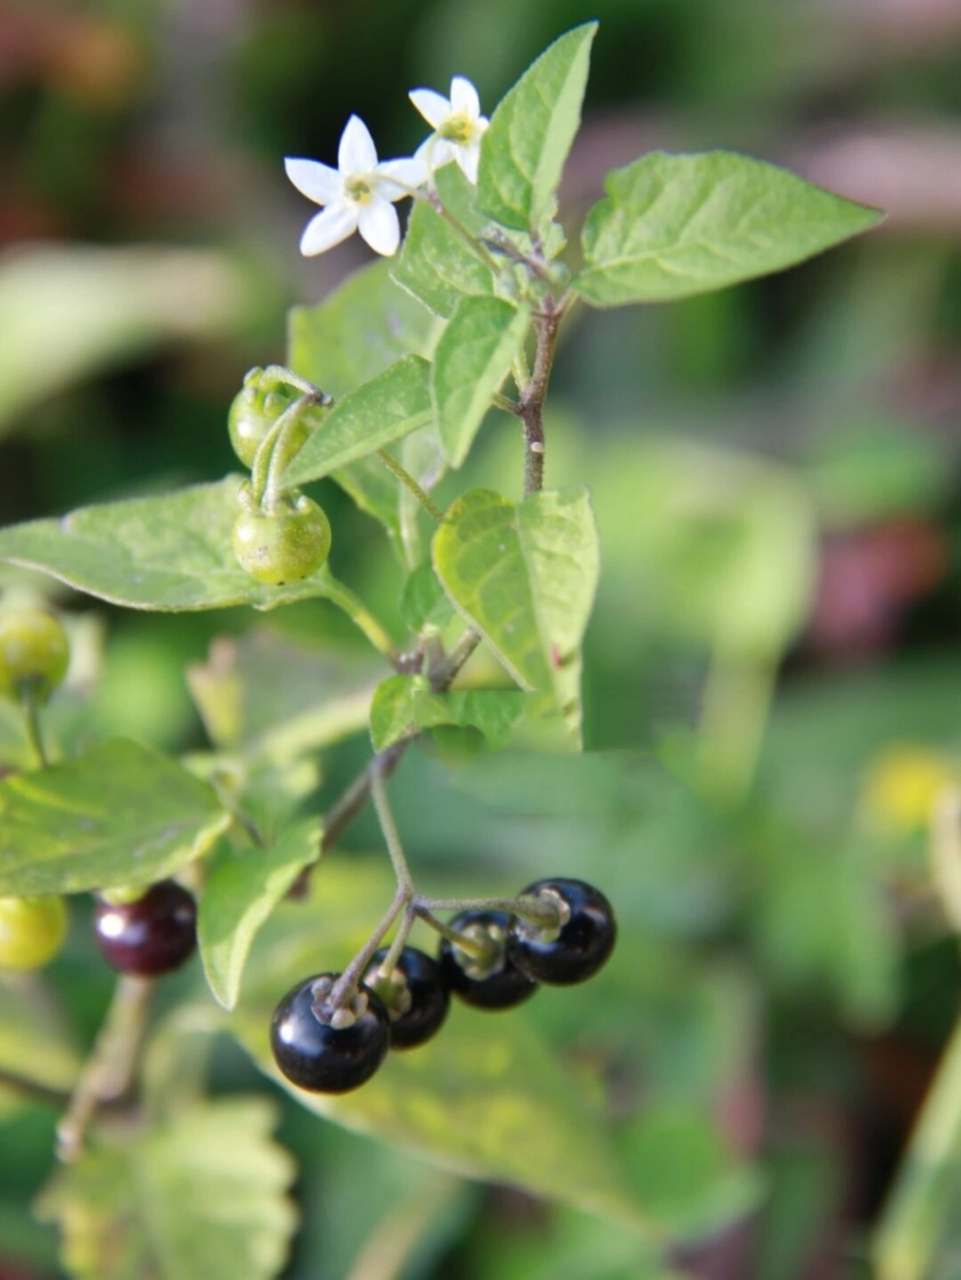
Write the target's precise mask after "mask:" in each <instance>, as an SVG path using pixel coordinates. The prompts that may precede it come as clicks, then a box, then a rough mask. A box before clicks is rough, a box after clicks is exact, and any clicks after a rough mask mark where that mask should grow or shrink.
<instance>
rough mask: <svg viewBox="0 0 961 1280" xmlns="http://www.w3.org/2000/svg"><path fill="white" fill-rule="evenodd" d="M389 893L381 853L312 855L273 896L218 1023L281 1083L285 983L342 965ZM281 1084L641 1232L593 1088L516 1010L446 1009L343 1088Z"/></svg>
mask: <svg viewBox="0 0 961 1280" xmlns="http://www.w3.org/2000/svg"><path fill="white" fill-rule="evenodd" d="M392 893H393V884H392V882H391V879H390V875H389V872H387V871H386V869H385V868H384V867H383V864H382V862H381V861H380V860H378V862H377V864H376V865H371V863H370V862H369V861H364V860H357V859H351V861H350V865H349V866H344V865H342V864H341V865H339V864H338V863H337V862H336V860H331V861H330V862H325V863H323V864H322V866H321V869H320V872H319V875H318V879H317V891H316V893H314V894H313V895H312V897H311V898H310V899H308V900H307V901H305V902H300V903H296V904H281V906H280V907H278V909H277V911H276V912H275V913H274V915H273V916H272V917H271V919H270V921H269V922H268V923H267V925H266V926H265V928H264V930H263V931H262V933H261V935H260V937H259V938H258V940H257V943H256V946H255V950H254V954H253V956H252V960H251V964H250V966H249V969H248V975H247V981H246V983H245V990H244V995H243V996H242V998H241V1002H240V1005H239V1006H238V1009H237V1011H236V1012H235V1013H234V1014H232V1015H231V1017H230V1019H229V1021H228V1024H227V1025H228V1026H229V1028H230V1029H231V1030H232V1031H233V1032H234V1033H235V1034H236V1035H237V1036H238V1037H239V1038H240V1040H241V1041H242V1043H243V1044H244V1045H245V1046H246V1047H247V1048H248V1049H249V1050H250V1052H251V1053H252V1054H253V1056H254V1057H255V1059H256V1061H257V1063H258V1065H259V1066H260V1067H261V1068H262V1069H263V1070H264V1071H266V1072H267V1073H268V1074H270V1075H271V1076H273V1077H274V1078H277V1079H279V1077H278V1076H277V1073H276V1069H275V1067H274V1063H273V1058H272V1055H271V1053H270V1048H269V1043H268V1038H269V1024H270V1014H271V1011H272V1010H273V1008H274V1006H275V1005H276V1002H277V995H278V992H283V991H285V990H287V989H288V987H290V986H292V985H293V984H294V983H296V982H297V981H300V980H302V979H303V977H304V975H305V974H307V973H310V972H313V971H315V970H316V967H317V940H318V938H323V940H324V956H325V964H328V963H329V964H330V965H331V966H332V967H333V966H338V967H339V966H342V965H343V964H344V962H345V961H347V960H348V959H349V958H350V956H351V954H352V953H353V952H354V951H355V950H356V948H357V947H358V946H359V945H360V944H361V943H362V942H363V940H364V938H365V936H366V935H367V934H368V933H369V932H370V927H371V924H372V922H373V920H375V919H376V918H377V917H378V916H379V915H380V914H381V912H382V911H383V906H384V903H386V902H387V901H389V899H390V897H391V895H392ZM279 1083H281V1084H282V1085H284V1087H285V1088H287V1089H288V1090H289V1091H290V1092H291V1093H292V1094H293V1095H294V1096H295V1097H296V1098H297V1099H298V1101H300V1102H301V1103H302V1104H303V1105H304V1106H305V1107H307V1108H309V1109H310V1110H312V1111H316V1112H318V1113H319V1114H321V1115H324V1116H327V1117H329V1118H330V1119H333V1120H336V1121H337V1122H339V1123H340V1124H343V1125H346V1126H347V1127H349V1128H352V1129H356V1130H360V1131H362V1132H364V1133H368V1134H372V1135H374V1136H376V1137H379V1138H382V1139H384V1140H385V1141H388V1142H394V1143H401V1144H403V1145H404V1146H406V1147H407V1148H409V1149H413V1150H414V1151H415V1152H419V1153H421V1154H423V1155H425V1156H427V1157H429V1158H431V1159H433V1160H435V1161H438V1162H440V1163H442V1164H443V1165H445V1166H447V1167H449V1168H453V1169H456V1170H458V1171H460V1172H463V1173H465V1174H467V1175H469V1176H473V1177H481V1178H490V1179H494V1180H496V1181H498V1182H504V1181H506V1182H510V1183H514V1184H516V1185H519V1186H521V1187H524V1188H526V1189H527V1190H529V1191H530V1192H532V1193H533V1194H535V1195H541V1196H548V1197H555V1198H557V1199H561V1200H566V1201H569V1202H572V1203H577V1204H580V1205H581V1206H582V1207H584V1208H586V1209H589V1210H591V1211H593V1212H595V1213H599V1214H606V1215H610V1216H611V1217H613V1218H616V1219H618V1220H621V1221H626V1222H628V1223H630V1224H632V1225H633V1226H634V1227H635V1228H638V1227H640V1228H643V1225H644V1214H643V1210H642V1209H641V1207H640V1206H639V1205H638V1204H637V1203H636V1201H635V1200H634V1199H633V1198H632V1196H631V1193H630V1191H629V1189H628V1188H627V1187H626V1186H625V1184H624V1182H623V1180H622V1176H621V1170H620V1166H619V1163H618V1160H617V1157H616V1156H615V1154H614V1151H613V1147H612V1141H611V1131H610V1129H609V1128H608V1126H607V1122H606V1121H605V1119H604V1117H603V1114H602V1108H601V1106H600V1105H599V1099H598V1098H596V1096H595V1094H594V1091H593V1090H591V1089H585V1088H584V1087H583V1083H582V1082H580V1081H575V1080H574V1079H573V1078H572V1077H571V1076H569V1075H568V1074H567V1072H566V1071H565V1070H564V1068H563V1067H562V1065H561V1063H560V1061H559V1060H558V1058H557V1057H556V1056H555V1054H554V1053H553V1052H552V1051H551V1050H550V1049H549V1048H548V1047H547V1045H546V1043H545V1042H544V1040H543V1039H542V1038H541V1036H540V1035H539V1033H538V1032H537V1031H536V1029H535V1027H534V1024H533V1022H532V1020H531V1019H530V1018H529V1017H528V1016H526V1014H510V1013H508V1014H505V1015H503V1016H501V1017H498V1018H483V1017H478V1016H477V1014H476V1012H474V1011H471V1010H468V1009H464V1008H460V1007H458V1008H454V1009H452V1010H451V1014H450V1017H449V1019H448V1021H447V1023H446V1025H445V1027H444V1031H443V1035H441V1036H439V1037H438V1038H437V1040H436V1041H434V1042H432V1043H430V1044H427V1045H424V1046H423V1047H422V1048H420V1049H418V1050H417V1051H416V1052H414V1053H409V1054H401V1053H397V1054H391V1055H390V1056H389V1057H388V1060H387V1062H386V1063H385V1065H384V1066H383V1067H382V1068H381V1070H380V1071H379V1072H378V1073H377V1075H376V1076H375V1077H374V1078H373V1080H371V1081H370V1082H369V1083H368V1084H366V1085H365V1086H364V1087H363V1088H362V1089H358V1090H356V1091H355V1092H353V1093H350V1094H345V1095H343V1096H341V1097H331V1096H323V1095H320V1094H308V1093H304V1092H302V1091H301V1090H298V1089H295V1088H294V1087H293V1086H291V1085H289V1084H287V1083H286V1082H284V1081H283V1080H279Z"/></svg>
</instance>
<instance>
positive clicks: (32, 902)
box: [0, 897, 67, 970]
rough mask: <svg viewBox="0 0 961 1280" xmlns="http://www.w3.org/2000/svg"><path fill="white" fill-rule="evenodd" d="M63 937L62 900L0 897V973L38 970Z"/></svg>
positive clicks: (58, 948) (64, 919) (65, 930)
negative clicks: (10, 970)
mask: <svg viewBox="0 0 961 1280" xmlns="http://www.w3.org/2000/svg"><path fill="white" fill-rule="evenodd" d="M66 936H67V909H66V907H65V906H64V902H63V898H54V897H44V898H0V970H2V969H39V968H40V966H41V965H44V964H46V963H47V962H48V961H49V960H52V959H53V957H54V956H55V955H56V954H57V952H58V951H59V950H60V948H61V947H62V946H63V940H64V938H65V937H66Z"/></svg>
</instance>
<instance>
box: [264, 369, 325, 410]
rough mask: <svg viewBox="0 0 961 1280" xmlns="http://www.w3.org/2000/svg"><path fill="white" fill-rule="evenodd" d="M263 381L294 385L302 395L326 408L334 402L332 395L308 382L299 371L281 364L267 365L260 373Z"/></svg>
mask: <svg viewBox="0 0 961 1280" xmlns="http://www.w3.org/2000/svg"><path fill="white" fill-rule="evenodd" d="M263 382H274V383H278V384H279V383H286V384H287V385H288V386H290V387H296V388H297V390H298V391H300V392H301V393H302V394H303V395H305V396H309V397H310V398H311V400H313V402H314V403H315V404H319V405H323V407H324V408H327V409H329V408H330V407H331V405H333V403H334V398H333V396H329V395H327V393H326V392H325V391H321V389H320V387H318V386H315V385H314V383H313V382H308V380H307V379H306V378H302V377H301V376H300V374H299V373H294V371H293V369H288V368H287V367H286V366H285V365H282V364H269V365H267V367H266V368H265V369H264V371H263V373H262V375H261V383H263Z"/></svg>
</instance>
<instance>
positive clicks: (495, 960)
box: [438, 911, 537, 1009]
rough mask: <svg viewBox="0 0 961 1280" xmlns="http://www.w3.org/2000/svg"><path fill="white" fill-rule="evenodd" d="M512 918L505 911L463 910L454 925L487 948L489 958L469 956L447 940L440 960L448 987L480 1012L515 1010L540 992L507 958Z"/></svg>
mask: <svg viewBox="0 0 961 1280" xmlns="http://www.w3.org/2000/svg"><path fill="white" fill-rule="evenodd" d="M509 925H510V916H508V915H507V914H506V913H505V912H503V911H462V912H461V914H460V915H459V916H455V917H454V919H453V920H452V921H451V922H450V927H451V928H452V929H456V930H457V932H458V933H463V934H466V936H467V937H468V938H470V939H472V940H473V941H474V942H477V943H480V944H482V945H485V944H486V945H487V947H488V950H489V953H490V954H489V957H487V958H483V959H482V958H478V957H477V956H474V955H470V954H468V952H467V951H464V950H462V949H461V948H460V947H458V946H457V945H456V944H455V943H453V942H450V941H448V939H447V938H443V939H442V940H441V944H440V951H439V953H438V960H439V962H440V967H441V970H442V972H443V974H444V978H445V980H446V982H447V985H448V987H449V988H450V989H451V991H453V992H454V994H455V995H457V996H459V997H460V998H461V1000H464V1001H465V1002H466V1003H467V1004H471V1005H473V1006H474V1007H475V1008H477V1009H511V1008H513V1006H514V1005H515V1004H521V1003H522V1001H524V1000H527V999H529V998H530V997H531V996H532V995H533V994H534V992H535V991H536V990H537V983H536V982H532V981H531V980H530V978H528V977H527V976H526V975H525V974H523V973H521V971H520V970H519V969H518V968H516V967H515V966H514V965H513V964H512V963H511V961H510V960H509V959H508V957H507V953H506V950H505V944H506V940H507V930H508V927H509Z"/></svg>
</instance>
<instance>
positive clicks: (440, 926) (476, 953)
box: [414, 901, 492, 964]
mask: <svg viewBox="0 0 961 1280" xmlns="http://www.w3.org/2000/svg"><path fill="white" fill-rule="evenodd" d="M414 911H415V913H416V915H417V918H418V919H419V920H423V922H424V924H427V925H430V927H431V928H432V929H433V930H434V932H435V933H439V934H440V936H441V937H442V938H446V939H447V941H448V942H450V943H451V944H452V945H453V946H455V947H457V948H458V949H459V950H460V951H463V952H465V953H466V954H467V955H469V956H472V957H473V958H474V959H475V960H479V961H480V962H481V964H483V963H485V961H488V960H489V959H490V958H491V950H492V949H491V947H489V946H486V945H485V944H484V943H483V942H478V941H476V939H474V938H469V937H468V936H467V935H466V934H464V933H461V932H460V931H459V930H457V929H452V928H451V927H450V925H449V924H445V923H444V922H443V920H438V919H437V917H436V916H435V915H434V913H433V912H432V911H431V909H430V908H429V907H427V906H425V905H424V903H423V902H422V901H418V902H415V903H414Z"/></svg>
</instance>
